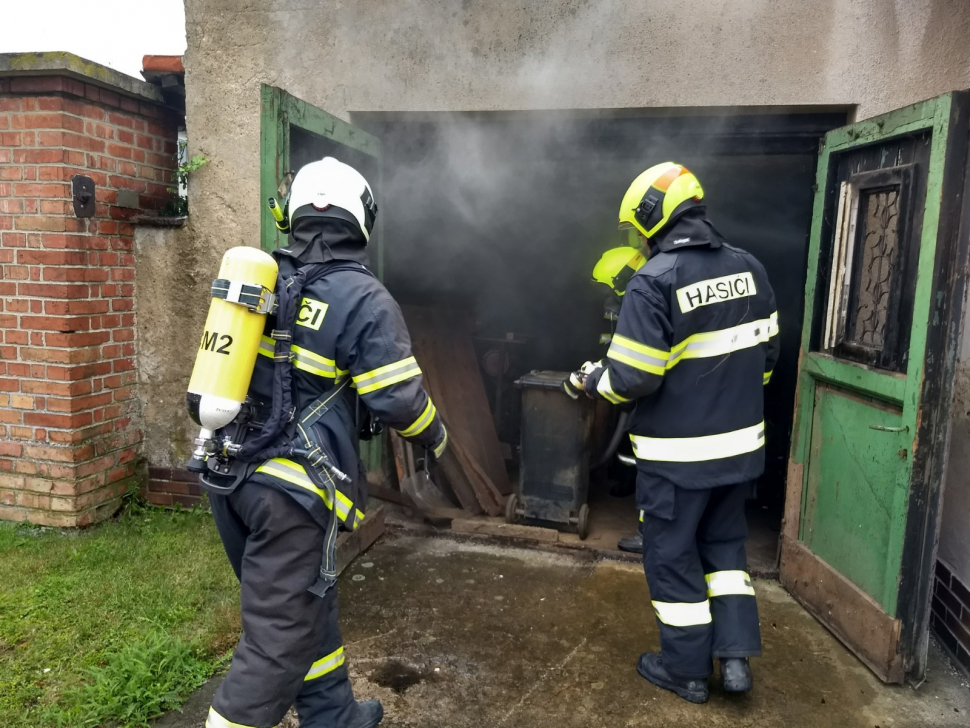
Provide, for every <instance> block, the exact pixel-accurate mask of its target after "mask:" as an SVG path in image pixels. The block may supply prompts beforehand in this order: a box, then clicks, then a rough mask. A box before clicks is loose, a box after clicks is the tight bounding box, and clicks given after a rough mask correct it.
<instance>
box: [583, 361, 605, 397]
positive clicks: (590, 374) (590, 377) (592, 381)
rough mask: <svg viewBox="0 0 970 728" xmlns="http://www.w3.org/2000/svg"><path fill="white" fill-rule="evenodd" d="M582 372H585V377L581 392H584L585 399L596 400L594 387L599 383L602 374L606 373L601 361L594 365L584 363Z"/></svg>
mask: <svg viewBox="0 0 970 728" xmlns="http://www.w3.org/2000/svg"><path fill="white" fill-rule="evenodd" d="M583 370H584V371H585V372H586V376H585V377H584V378H583V390H584V391H585V392H586V396H587V397H589V398H590V399H596V387H597V385H598V384H599V382H600V377H602V376H603V372H605V371H606V367H605V366H604V365H603V362H602V361H598V362H596V363H595V364H594V363H592V362H586V363H585V364H583Z"/></svg>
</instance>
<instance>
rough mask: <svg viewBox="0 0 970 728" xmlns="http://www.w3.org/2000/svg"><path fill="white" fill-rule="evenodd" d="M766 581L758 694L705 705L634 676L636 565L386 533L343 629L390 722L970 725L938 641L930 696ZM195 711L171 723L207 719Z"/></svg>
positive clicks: (400, 725) (362, 684)
mask: <svg viewBox="0 0 970 728" xmlns="http://www.w3.org/2000/svg"><path fill="white" fill-rule="evenodd" d="M755 588H756V590H757V594H758V600H759V607H760V610H761V623H762V630H763V637H764V656H763V657H761V658H758V659H756V660H754V661H753V670H754V674H755V691H754V692H753V693H752V694H751V695H749V696H741V697H737V696H732V697H728V696H726V695H724V694H722V693H721V692H720V691H719V690H718V689H716V688H715V687H714V685H715V683H714V682H713V681H712V691H711V700H710V702H708V703H707V704H706V705H692V704H689V703H686V702H684V701H682V700H680V699H679V698H677V697H676V696H674V695H672V694H670V693H667V692H665V691H662V690H659V689H657V688H655V687H653V686H652V685H650V684H648V683H646V682H645V681H644V680H643V679H642V678H640V677H639V676H638V675H637V673H636V670H635V668H634V665H635V662H636V659H637V657H638V655H639V654H640V652H642V651H645V650H648V649H656V648H657V646H658V634H657V627H656V624H655V622H654V619H653V616H652V614H651V612H650V608H649V594H648V591H647V587H646V584H645V581H644V578H643V573H642V571H641V569H640V568H639V567H638V566H637V565H634V564H629V563H619V562H611V561H598V562H596V561H592V560H590V559H589V558H584V556H583V554H582V553H577V554H573V553H563V554H558V553H548V552H541V551H532V550H525V549H517V548H510V547H503V546H496V545H494V544H491V543H489V542H485V541H483V542H475V541H472V542H468V541H464V542H458V541H454V540H451V539H446V538H425V537H413V536H400V537H393V536H385V537H384V539H382V540H381V541H380V542H379V543H378V544H377V545H375V546H374V547H373V548H372V549H371V550H370V551H368V552H367V553H366V554H364V555H363V556H362V557H360V558H358V559H357V561H356V562H354V563H353V564H352V565H351V566H350V567H349V568H348V569H347V570H346V571H345V572H344V575H343V576H342V577H341V580H340V590H341V594H340V605H341V624H342V626H343V633H344V644H345V645H346V650H347V654H348V657H349V660H350V665H351V674H352V678H353V681H354V688H355V691H356V693H357V697H358V699H366V698H379V699H380V700H382V701H383V703H384V706H385V711H386V717H385V720H384V723H383V725H385V726H389V727H390V728H404V727H405V726H407V727H408V728H472V727H474V728H482V727H484V726H488V727H493V726H494V727H496V728H500V727H502V726H510V727H517V728H574V727H575V728H579V727H581V726H582V727H584V728H585V727H587V726H604V727H605V726H609V727H611V728H612V727H613V726H624V727H633V726H637V727H640V726H642V727H644V728H647V727H651V728H652V727H655V726H656V727H659V726H705V728H716V727H717V726H731V727H732V728H742V727H745V726H784V727H785V728H801V727H802V726H805V727H808V726H838V728H850V727H855V726H860V727H865V728H874V727H875V728H897V727H902V726H913V727H916V726H954V727H956V726H964V727H965V726H970V686H968V684H967V682H966V680H965V679H962V678H961V677H960V676H959V674H958V673H956V672H955V671H954V670H953V668H952V667H951V666H950V665H949V663H948V662H947V661H946V660H945V658H943V656H942V655H941V654H940V653H939V650H938V648H936V647H935V646H934V647H932V648H931V661H930V670H929V674H928V677H927V680H926V681H925V682H924V683H923V684H922V686H920V688H919V689H918V690H914V689H913V688H911V687H899V686H894V687H889V686H885V685H883V684H881V683H880V682H879V681H878V680H877V679H876V678H875V677H873V676H872V674H871V673H870V672H869V671H868V669H867V668H866V667H865V666H863V665H862V664H861V663H860V662H859V661H858V660H856V659H855V658H854V657H853V656H852V655H851V654H850V653H848V652H847V651H846V650H845V649H844V648H843V647H842V645H841V644H840V643H839V642H838V641H836V640H835V639H834V638H833V637H832V636H831V635H830V634H829V633H828V632H827V631H826V630H825V629H824V628H823V627H821V626H820V625H819V624H818V623H817V622H816V621H815V620H814V619H813V618H812V617H811V616H809V615H808V614H807V613H806V612H805V611H804V610H802V609H801V608H800V607H799V606H798V605H797V604H796V603H795V601H794V600H793V599H792V598H791V597H790V596H788V594H787V593H786V592H785V591H784V590H783V589H782V588H781V587H780V586H779V585H778V584H777V583H776V582H771V581H756V582H755ZM194 702H198V703H199V705H198V706H196V709H197V710H198V712H199V713H202V709H204V707H205V705H206V703H207V698H205V696H204V695H200V696H199V699H197V700H196V701H194ZM192 712H193V711H192V709H191V707H190V709H189V710H187V712H186V714H185V717H184V719H185V722H182V721H181V720H178V719H176V718H175V717H174V716H170V717H169V718H168V719H167V720H168V721H170V722H164V723H163V725H165V726H170V727H171V728H176V727H180V726H189V725H192V726H198V725H201V723H196V722H189V720H190V719H189V715H190V714H191V713H192ZM202 714H204V713H202ZM284 725H294V726H295V725H296V723H295V721H294V722H293V723H292V724H291V723H286V724H284Z"/></svg>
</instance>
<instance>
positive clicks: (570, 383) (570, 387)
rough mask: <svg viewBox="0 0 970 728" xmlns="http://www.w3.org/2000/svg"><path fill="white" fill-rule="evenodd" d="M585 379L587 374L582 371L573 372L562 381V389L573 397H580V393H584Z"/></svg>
mask: <svg viewBox="0 0 970 728" xmlns="http://www.w3.org/2000/svg"><path fill="white" fill-rule="evenodd" d="M585 379H586V375H585V374H583V373H582V372H581V371H576V372H572V373H571V374H570V375H569V377H568V378H567V379H566V381H564V382H563V383H562V390H563V391H564V392H565V393H566V394H568V395H569V396H570V397H572V398H573V399H579V395H580V394H582V393H583V380H585Z"/></svg>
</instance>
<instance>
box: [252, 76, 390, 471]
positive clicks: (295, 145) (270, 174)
mask: <svg viewBox="0 0 970 728" xmlns="http://www.w3.org/2000/svg"><path fill="white" fill-rule="evenodd" d="M327 156H330V157H336V158H337V159H339V160H340V161H341V162H344V163H346V164H349V165H350V166H352V167H354V168H355V169H356V170H357V171H358V172H360V173H361V174H362V175H364V177H365V178H366V179H367V182H368V183H369V184H370V185H371V188H372V190H373V192H374V198H375V199H376V200H377V202H378V205H380V199H381V182H382V179H381V172H382V167H381V157H382V154H381V142H380V139H378V138H377V137H375V136H373V135H371V134H368V133H367V132H366V131H364V130H362V129H358V128H357V127H356V126H354V125H352V124H349V123H347V122H346V121H344V120H343V119H338V118H337V117H335V116H333V115H331V114H328V113H327V112H326V111H323V110H322V109H319V108H317V107H316V106H313V105H312V104H308V103H307V102H306V101H303V100H302V99H298V98H296V97H295V96H292V95H290V94H288V93H287V92H286V91H283V90H282V89H278V88H275V87H273V86H267V85H265V84H264V85H263V86H262V88H261V109H260V198H261V199H260V201H259V209H260V210H261V217H260V243H261V245H262V248H263V250H267V251H272V250H275V249H276V248H277V247H280V246H282V245H286V236H285V235H283V234H281V233H280V232H279V231H278V230H277V229H276V223H275V221H274V220H273V216H272V214H271V213H270V211H269V207H268V206H267V204H266V202H267V200H268V199H269V198H270V197H278V198H281V199H282V197H283V196H285V191H286V186H287V185H288V184H289V182H290V181H292V175H293V174H295V173H296V172H297V171H298V170H299V169H300V167H302V166H303V165H305V164H307V163H308V162H312V161H314V160H317V159H322V158H323V157H327ZM383 233H384V223H383V217H382V216H381V215H380V214H378V216H377V220H376V222H375V227H374V231H373V233H372V234H371V239H370V241H369V242H368V246H367V247H368V252H369V257H370V267H371V269H372V270H373V271H374V272H375V273H376V274H377V277H378V279H380V280H382V281H383V280H384V234H383ZM383 442H384V440H383V438H382V437H376V438H374V439H373V440H369V441H362V442H361V443H360V444H361V448H360V450H361V459H362V460H363V461H364V466H365V468H366V469H367V472H368V473H374V475H375V477H380V473H381V471H382V460H383V450H384V448H383Z"/></svg>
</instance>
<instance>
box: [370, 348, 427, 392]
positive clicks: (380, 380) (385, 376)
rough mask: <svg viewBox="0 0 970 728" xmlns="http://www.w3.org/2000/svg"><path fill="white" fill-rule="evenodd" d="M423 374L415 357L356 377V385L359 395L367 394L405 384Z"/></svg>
mask: <svg viewBox="0 0 970 728" xmlns="http://www.w3.org/2000/svg"><path fill="white" fill-rule="evenodd" d="M420 373H421V368H420V367H419V366H418V362H417V361H416V360H415V358H414V357H413V356H409V357H408V358H407V359H402V360H401V361H396V362H394V363H393V364H387V365H386V366H382V367H379V368H377V369H374V370H372V371H369V372H366V373H364V374H358V375H357V376H356V377H354V385H355V386H356V387H357V392H358V393H359V394H367V393H368V392H373V391H375V390H378V389H383V388H384V387H389V386H391V385H392V384H397V383H398V382H403V381H404V380H405V379H410V378H411V377H416V376H418V375H419V374H420Z"/></svg>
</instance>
